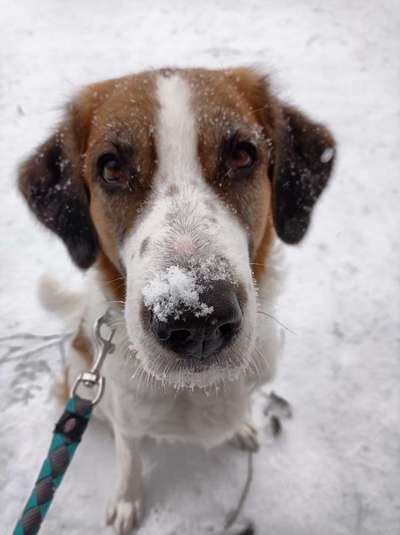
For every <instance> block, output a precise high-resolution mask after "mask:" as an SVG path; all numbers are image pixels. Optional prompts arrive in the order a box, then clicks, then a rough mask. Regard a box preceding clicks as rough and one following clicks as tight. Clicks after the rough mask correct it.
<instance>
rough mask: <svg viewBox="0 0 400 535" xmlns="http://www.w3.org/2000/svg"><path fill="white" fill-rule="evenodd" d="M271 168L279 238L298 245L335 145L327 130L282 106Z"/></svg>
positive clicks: (323, 180) (322, 187) (322, 184)
mask: <svg viewBox="0 0 400 535" xmlns="http://www.w3.org/2000/svg"><path fill="white" fill-rule="evenodd" d="M279 108H280V111H281V118H280V120H279V121H278V122H277V126H276V128H277V129H278V132H277V136H276V138H275V145H276V147H275V153H274V154H273V161H272V165H271V168H270V177H271V179H272V184H273V188H272V205H273V218H274V224H275V228H276V231H277V234H278V236H279V237H280V238H281V239H282V240H283V241H284V242H286V243H291V244H295V243H298V242H299V241H300V240H301V239H302V238H303V236H304V235H305V233H306V231H307V229H308V226H309V224H310V218H311V212H312V209H313V207H314V204H315V202H316V201H317V199H318V197H319V196H320V194H321V192H322V190H323V189H324V188H325V186H326V184H327V182H328V179H329V176H330V174H331V171H332V167H333V162H334V156H335V142H334V139H333V137H332V135H331V134H330V132H329V130H328V129H327V128H326V127H324V126H322V125H320V124H316V123H314V122H312V121H311V120H310V119H309V118H308V117H306V116H305V115H304V114H303V113H301V112H299V111H298V110H297V109H295V108H293V107H291V106H286V105H283V106H282V105H281V106H279Z"/></svg>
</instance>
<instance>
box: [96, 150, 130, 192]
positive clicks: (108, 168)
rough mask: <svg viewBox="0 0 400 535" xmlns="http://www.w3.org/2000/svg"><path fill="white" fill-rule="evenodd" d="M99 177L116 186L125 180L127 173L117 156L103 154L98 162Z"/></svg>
mask: <svg viewBox="0 0 400 535" xmlns="http://www.w3.org/2000/svg"><path fill="white" fill-rule="evenodd" d="M98 172H99V176H100V177H101V179H102V180H103V182H105V183H106V184H109V185H116V184H118V183H119V182H121V181H122V180H123V178H124V177H125V172H124V169H123V167H122V164H121V162H120V161H119V159H118V157H117V156H116V155H115V154H103V156H101V157H100V159H99V162H98Z"/></svg>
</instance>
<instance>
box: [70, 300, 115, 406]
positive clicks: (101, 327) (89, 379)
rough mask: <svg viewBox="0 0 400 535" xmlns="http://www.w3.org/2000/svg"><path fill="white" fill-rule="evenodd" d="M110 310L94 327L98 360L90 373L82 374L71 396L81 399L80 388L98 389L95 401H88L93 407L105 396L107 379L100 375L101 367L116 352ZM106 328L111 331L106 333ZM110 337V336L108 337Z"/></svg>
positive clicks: (74, 385)
mask: <svg viewBox="0 0 400 535" xmlns="http://www.w3.org/2000/svg"><path fill="white" fill-rule="evenodd" d="M110 320H111V318H110V310H109V309H108V310H107V311H106V312H105V314H103V316H100V318H99V319H98V320H97V321H96V323H95V326H94V335H95V339H96V343H97V348H98V349H97V358H96V360H95V363H94V364H93V366H92V368H91V369H90V371H88V372H82V373H81V374H79V375H78V377H77V378H76V380H75V382H74V384H73V386H72V391H71V396H72V397H73V398H75V399H76V398H78V397H80V398H81V399H83V398H82V397H81V396H78V393H77V392H78V388H79V387H80V386H81V385H83V386H85V387H86V388H97V390H96V393H95V395H94V397H93V399H87V401H90V402H91V404H92V406H94V405H97V403H98V402H99V401H100V400H101V398H102V396H103V394H104V388H105V382H106V380H105V378H104V377H103V376H102V375H100V370H101V367H102V366H103V363H104V360H105V358H106V356H107V355H108V354H109V353H113V352H114V350H115V344H114V343H113V342H112V339H113V338H114V335H115V329H113V328H112V327H111V326H110V323H109V322H110ZM106 328H107V329H108V330H109V333H106V332H105V331H106ZM107 335H108V336H107Z"/></svg>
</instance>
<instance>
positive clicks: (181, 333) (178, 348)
mask: <svg viewBox="0 0 400 535" xmlns="http://www.w3.org/2000/svg"><path fill="white" fill-rule="evenodd" d="M200 298H201V302H202V303H204V304H205V305H207V307H209V308H210V309H211V307H212V312H210V313H209V314H206V315H204V316H198V315H196V314H195V313H194V312H193V311H190V310H186V311H185V310H183V311H182V310H181V311H180V314H179V317H178V318H177V319H175V318H174V317H169V318H167V321H160V320H159V319H158V318H157V317H156V316H155V315H154V314H152V315H151V319H150V323H151V329H152V331H153V333H154V335H155V336H156V337H157V339H158V341H159V343H160V344H161V345H163V346H164V347H166V348H168V349H170V350H171V351H174V352H175V353H178V354H179V355H181V356H183V357H193V358H196V359H199V360H205V359H207V358H208V357H210V356H211V355H212V354H215V353H218V352H219V351H221V350H222V349H223V348H224V347H225V346H226V345H227V344H228V343H229V342H230V341H231V339H232V338H233V336H234V335H235V334H236V333H237V332H238V331H239V329H240V324H241V322H242V311H241V308H240V305H239V301H238V298H237V295H236V291H235V287H234V286H233V285H232V284H230V283H228V282H226V281H215V282H213V283H212V284H211V285H210V286H209V287H208V288H207V290H205V291H204V292H203V293H202V294H201V296H200Z"/></svg>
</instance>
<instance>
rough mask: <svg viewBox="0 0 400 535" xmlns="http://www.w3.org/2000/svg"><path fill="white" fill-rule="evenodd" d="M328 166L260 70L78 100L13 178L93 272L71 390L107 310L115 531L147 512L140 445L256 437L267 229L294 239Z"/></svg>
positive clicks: (139, 81) (191, 77) (265, 331)
mask: <svg viewBox="0 0 400 535" xmlns="http://www.w3.org/2000/svg"><path fill="white" fill-rule="evenodd" d="M333 155H334V142H333V139H332V137H331V136H330V134H329V132H328V131H327V130H326V129H325V128H324V127H322V126H320V125H316V124H314V123H311V122H310V121H309V120H308V119H307V118H306V117H305V116H303V115H302V114H300V113H299V112H298V111H296V110H294V109H293V108H291V107H289V106H286V105H284V104H281V103H280V102H279V101H278V100H277V99H276V98H275V97H274V96H273V95H272V94H271V92H270V90H269V88H268V84H267V83H266V81H265V80H264V79H262V78H261V77H259V76H258V75H257V74H256V73H254V72H252V71H250V70H247V69H236V70H234V69H233V70H226V71H207V70H170V69H168V70H163V71H155V72H150V73H144V74H141V75H135V76H131V77H126V78H122V79H120V80H111V81H107V82H103V83H101V84H96V85H93V86H90V87H88V88H87V89H85V90H83V91H82V92H81V93H80V94H79V95H78V97H77V98H76V99H75V101H74V102H73V104H72V105H71V107H70V109H69V110H68V113H67V116H66V119H65V120H64V122H63V123H62V125H61V126H60V128H59V130H58V131H57V132H56V134H55V135H54V136H52V137H51V138H50V139H49V141H48V142H47V143H46V144H44V145H43V146H41V147H40V148H39V150H38V152H37V153H36V154H35V155H34V156H33V157H32V158H31V159H29V160H28V161H27V162H26V163H25V164H24V165H23V166H22V168H21V174H20V188H21V190H22V192H23V194H24V195H25V197H26V198H27V200H28V203H29V205H30V207H31V209H32V210H33V211H34V212H35V214H36V215H37V217H38V218H39V219H40V220H41V221H42V222H43V223H44V224H45V225H46V226H47V227H49V228H50V229H51V230H53V231H54V232H56V233H57V234H58V235H59V236H60V237H61V238H62V239H63V240H64V242H65V244H66V246H67V248H68V250H69V252H70V254H71V256H72V258H73V260H74V261H75V263H76V264H77V265H78V266H80V267H81V268H88V267H90V266H92V265H94V267H93V269H91V271H90V273H89V276H88V292H87V297H86V301H85V303H84V305H83V306H82V321H81V324H80V327H79V331H78V332H77V334H76V336H75V338H74V340H73V344H72V350H71V351H72V354H71V362H70V366H69V370H68V381H67V382H68V383H69V384H71V381H72V380H73V379H74V378H75V377H76V375H77V373H78V372H79V371H80V370H82V369H87V368H88V366H89V365H90V363H91V361H92V358H93V350H94V347H93V341H92V339H91V329H92V325H93V323H94V321H95V320H96V319H97V318H98V317H99V316H100V315H102V314H103V313H104V312H105V310H106V309H107V308H108V307H109V306H111V307H112V311H113V318H114V324H115V326H116V329H117V334H116V342H117V351H116V353H114V354H113V355H111V356H110V357H109V358H108V359H107V360H106V363H105V367H104V372H105V376H106V378H107V389H106V394H105V397H104V399H103V400H102V402H101V404H100V406H99V409H98V410H99V412H100V413H101V414H102V416H103V417H105V418H106V419H107V420H108V421H109V422H110V423H111V425H112V428H113V431H114V434H115V441H116V450H117V465H118V472H119V475H118V488H117V493H116V498H115V499H114V500H113V501H112V503H111V505H110V508H109V511H108V520H109V522H110V523H113V524H114V527H115V530H116V532H117V533H120V534H124V533H128V532H129V531H130V529H131V528H132V527H133V526H134V525H136V524H137V523H138V521H139V519H140V516H141V513H142V488H141V463H140V458H139V457H138V454H137V453H136V451H135V447H134V442H135V440H137V439H139V438H140V437H143V436H144V435H148V436H152V437H155V438H157V439H166V440H170V441H177V440H182V441H185V442H193V443H200V444H203V445H204V446H206V447H212V446H215V445H217V444H220V443H222V442H224V441H226V440H229V439H231V438H233V437H234V436H235V435H239V436H240V437H241V439H242V442H244V443H245V444H246V441H247V443H248V445H249V446H250V445H251V444H252V443H253V442H254V436H252V431H251V426H249V425H248V424H249V413H250V394H251V392H252V391H253V390H254V389H255V388H257V387H259V386H260V385H262V384H264V383H265V382H267V381H268V380H270V379H271V378H272V377H273V373H274V369H275V363H276V358H277V355H278V351H279V345H280V344H279V340H278V333H277V330H276V328H275V324H274V323H273V321H271V319H270V318H269V317H268V316H264V315H261V314H260V312H262V311H260V304H261V308H264V307H265V308H266V310H267V311H268V312H270V311H271V309H272V307H273V305H274V297H275V293H276V288H277V284H278V283H277V280H278V278H279V277H278V276H277V273H278V266H277V265H276V261H275V260H274V254H273V249H274V241H275V230H274V226H275V229H276V232H277V234H278V235H279V237H280V238H281V239H282V240H283V241H286V242H288V243H296V242H298V241H299V240H300V239H301V238H302V237H303V235H304V233H305V231H306V229H307V227H308V223H309V219H310V213H311V209H312V207H313V205H314V203H315V201H316V199H317V197H318V196H319V194H320V193H321V191H322V189H323V188H324V186H325V184H326V182H327V180H328V177H329V174H330V171H331V167H332V163H333ZM67 305H68V303H67V302H66V307H67V308H68V306H67ZM72 308H73V307H72Z"/></svg>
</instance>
